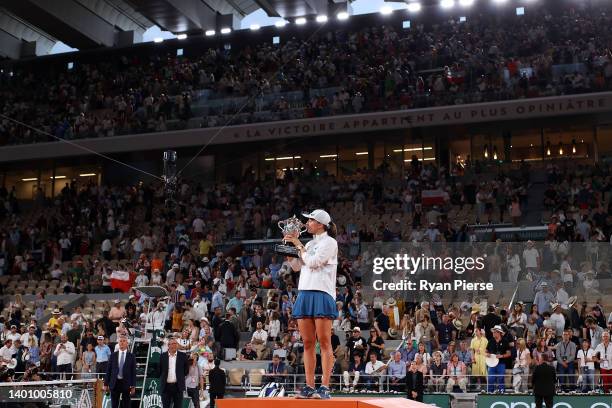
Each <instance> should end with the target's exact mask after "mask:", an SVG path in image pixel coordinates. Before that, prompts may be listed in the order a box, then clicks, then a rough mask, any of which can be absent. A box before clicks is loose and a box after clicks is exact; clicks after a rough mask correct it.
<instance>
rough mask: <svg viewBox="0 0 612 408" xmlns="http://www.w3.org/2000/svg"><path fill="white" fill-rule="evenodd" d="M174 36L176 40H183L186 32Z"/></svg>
mask: <svg viewBox="0 0 612 408" xmlns="http://www.w3.org/2000/svg"><path fill="white" fill-rule="evenodd" d="M176 38H177V39H178V40H184V39H186V38H187V34H185V33H182V34H179V35H177V36H176Z"/></svg>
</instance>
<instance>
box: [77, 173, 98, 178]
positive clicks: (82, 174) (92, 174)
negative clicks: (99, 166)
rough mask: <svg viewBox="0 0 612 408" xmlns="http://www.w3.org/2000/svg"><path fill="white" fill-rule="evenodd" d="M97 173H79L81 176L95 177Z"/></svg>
mask: <svg viewBox="0 0 612 408" xmlns="http://www.w3.org/2000/svg"><path fill="white" fill-rule="evenodd" d="M95 175H96V173H81V174H79V177H93V176H95Z"/></svg>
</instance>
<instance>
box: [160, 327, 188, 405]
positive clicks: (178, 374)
mask: <svg viewBox="0 0 612 408" xmlns="http://www.w3.org/2000/svg"><path fill="white" fill-rule="evenodd" d="M159 369H160V375H159V383H160V384H161V394H162V405H163V407H164V408H170V407H173V408H181V407H182V406H183V405H182V402H183V392H184V391H185V377H186V376H187V373H188V372H189V364H188V362H187V355H186V354H185V353H179V352H178V341H177V340H176V339H175V338H174V337H173V338H171V339H170V340H169V341H168V351H167V352H165V353H162V355H161V356H160V358H159Z"/></svg>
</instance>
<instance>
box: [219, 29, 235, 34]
mask: <svg viewBox="0 0 612 408" xmlns="http://www.w3.org/2000/svg"><path fill="white" fill-rule="evenodd" d="M231 32H232V29H231V28H229V27H225V28H222V29H221V34H229V33H231Z"/></svg>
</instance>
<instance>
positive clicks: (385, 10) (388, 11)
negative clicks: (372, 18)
mask: <svg viewBox="0 0 612 408" xmlns="http://www.w3.org/2000/svg"><path fill="white" fill-rule="evenodd" d="M391 13H393V9H392V8H391V6H382V7H381V8H380V14H382V15H383V16H388V15H389V14H391Z"/></svg>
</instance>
